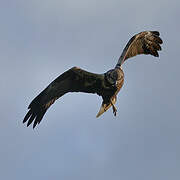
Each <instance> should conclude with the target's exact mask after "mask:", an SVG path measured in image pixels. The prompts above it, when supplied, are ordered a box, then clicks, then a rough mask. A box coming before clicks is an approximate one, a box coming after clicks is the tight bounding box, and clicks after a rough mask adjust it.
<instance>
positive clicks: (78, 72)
mask: <svg viewBox="0 0 180 180" xmlns="http://www.w3.org/2000/svg"><path fill="white" fill-rule="evenodd" d="M103 80H104V75H103V74H94V73H90V72H87V71H84V70H82V69H80V68H77V67H73V68H71V69H69V70H68V71H66V72H64V73H63V74H61V75H60V76H59V77H58V78H56V79H55V80H54V81H53V82H52V83H50V84H49V86H47V88H45V89H44V90H43V91H42V92H41V93H40V94H39V95H38V96H37V97H36V98H35V99H34V100H33V101H32V102H31V103H30V105H29V107H28V109H29V111H28V113H27V114H26V116H25V118H24V120H23V123H25V122H27V121H28V122H27V126H29V125H30V124H31V123H32V122H33V121H34V124H33V128H34V127H35V126H36V125H37V124H39V123H40V121H41V120H42V118H43V116H44V114H45V113H46V111H47V109H48V108H49V107H50V106H51V105H52V104H53V103H54V102H55V100H57V99H58V98H59V97H61V96H63V95H64V94H65V93H68V92H86V93H97V94H99V95H100V94H101V87H102V86H101V85H102V81H103Z"/></svg>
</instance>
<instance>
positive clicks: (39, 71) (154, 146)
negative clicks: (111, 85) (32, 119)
mask: <svg viewBox="0 0 180 180" xmlns="http://www.w3.org/2000/svg"><path fill="white" fill-rule="evenodd" d="M0 4H1V5H0V62H1V66H0V83H1V94H0V99H1V104H0V114H1V122H0V123H1V124H0V179H3V180H12V179H13V180H21V179H26V180H32V179H34V180H35V179H43V180H49V179H53V180H59V179H62V180H71V179H74V180H76V179H77V180H84V179H86V180H97V179H98V180H110V179H111V180H119V179H122V180H130V179H133V180H170V179H172V180H179V179H180V140H179V139H180V109H179V108H180V95H179V93H180V84H179V78H180V71H179V68H180V59H179V48H180V37H179V32H180V20H179V18H180V1H179V0H171V1H169V0H151V1H145V0H134V1H131V0H111V1H110V0H109V1H107V0H96V1H95V0H31V1H23V0H14V1H11V0H2V1H1V3H0ZM144 30H158V31H160V33H161V37H162V39H163V41H164V44H163V46H162V51H161V52H160V58H155V57H152V56H145V55H143V56H136V57H134V58H132V59H130V60H128V61H127V62H126V63H125V64H124V65H123V70H124V73H125V83H124V86H123V88H122V89H121V91H120V93H119V95H118V100H117V104H116V107H117V109H118V114H117V117H114V116H113V114H112V110H111V109H110V110H109V111H108V112H106V113H104V114H103V115H102V116H101V117H100V118H99V119H96V114H97V112H98V110H99V108H100V105H101V98H100V97H98V96H97V95H92V94H83V93H77V94H76V93H74V94H73V93H72V94H67V95H65V96H63V97H62V98H61V99H59V100H58V101H57V102H56V103H55V104H54V105H53V106H52V107H51V108H50V109H49V110H48V112H47V113H46V115H45V116H44V118H43V121H42V123H41V124H40V125H39V126H38V127H37V128H36V129H35V130H33V129H32V127H30V128H27V127H26V126H25V125H23V124H22V120H23V117H24V115H25V114H26V112H27V107H28V105H29V103H30V102H31V100H32V99H33V98H34V97H35V96H36V95H38V93H40V92H41V91H42V90H43V89H44V88H45V87H46V86H47V85H48V84H49V83H50V82H51V81H52V80H53V79H55V78H56V77H57V76H59V74H61V73H63V72H64V71H66V70H67V69H69V68H71V67H73V66H79V67H81V68H83V69H85V70H88V71H91V72H95V73H103V72H105V71H107V70H109V69H111V68H113V67H114V66H115V64H116V63H117V60H118V58H119V56H120V54H121V52H122V49H123V48H124V46H125V45H126V43H127V41H128V40H129V39H130V38H131V37H132V36H133V35H134V34H136V33H138V32H140V31H144Z"/></svg>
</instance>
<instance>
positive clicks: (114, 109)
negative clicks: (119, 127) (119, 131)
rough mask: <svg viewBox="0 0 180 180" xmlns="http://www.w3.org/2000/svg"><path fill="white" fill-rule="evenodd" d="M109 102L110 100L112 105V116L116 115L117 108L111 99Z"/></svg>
mask: <svg viewBox="0 0 180 180" xmlns="http://www.w3.org/2000/svg"><path fill="white" fill-rule="evenodd" d="M110 102H111V105H112V108H113V114H114V116H116V113H117V109H116V107H115V105H114V104H113V102H112V100H110Z"/></svg>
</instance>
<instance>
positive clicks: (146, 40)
mask: <svg viewBox="0 0 180 180" xmlns="http://www.w3.org/2000/svg"><path fill="white" fill-rule="evenodd" d="M159 35H160V33H159V32H158V31H144V32H140V33H139V34H136V35H135V36H133V37H132V38H131V39H130V40H129V42H128V43H127V45H126V47H125V48H124V50H123V52H122V54H121V56H120V58H119V60H118V63H117V65H116V67H118V66H121V65H122V64H123V63H124V61H125V60H126V59H128V58H131V57H133V56H136V55H138V54H151V55H153V56H155V57H159V54H158V51H160V50H161V46H160V44H162V43H163V41H162V39H161V38H160V37H159Z"/></svg>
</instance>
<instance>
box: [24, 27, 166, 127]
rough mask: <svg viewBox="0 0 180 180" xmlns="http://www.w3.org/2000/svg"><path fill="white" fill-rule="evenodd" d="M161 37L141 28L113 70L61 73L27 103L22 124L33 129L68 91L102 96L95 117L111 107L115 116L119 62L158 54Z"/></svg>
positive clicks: (120, 79)
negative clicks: (143, 55) (142, 30)
mask: <svg viewBox="0 0 180 180" xmlns="http://www.w3.org/2000/svg"><path fill="white" fill-rule="evenodd" d="M162 43H163V42H162V40H161V38H160V37H159V32H158V31H144V32H141V33H139V34H137V35H135V36H133V37H132V38H131V39H130V40H129V42H128V43H127V45H126V47H125V48H124V50H123V52H122V54H121V56H120V58H119V60H118V63H117V65H116V66H115V68H114V69H112V70H110V71H108V72H106V73H104V74H95V73H90V72H87V71H84V70H82V69H80V68H78V67H73V68H71V69H69V70H68V71H66V72H64V73H63V74H61V75H60V76H59V77H58V78H56V79H55V80H54V81H53V82H52V83H50V84H49V86H47V88H45V89H44V90H43V91H42V92H41V93H40V94H39V95H38V96H37V97H36V98H35V99H34V100H33V101H32V102H31V104H30V105H29V107H28V109H29V111H28V113H27V114H26V116H25V118H24V120H23V123H25V122H27V126H29V125H30V124H31V123H32V122H34V123H33V128H35V126H36V125H37V124H39V123H40V122H41V120H42V118H43V116H44V114H45V113H46V111H47V109H48V108H49V107H50V106H51V105H52V104H53V103H54V102H55V101H56V100H57V99H58V98H60V97H61V96H63V95H64V94H66V93H68V92H85V93H96V94H98V95H99V96H101V97H102V99H103V102H102V105H101V108H100V110H99V112H98V114H97V116H96V117H99V116H100V115H101V114H103V113H104V112H105V111H107V110H108V109H109V108H110V107H111V106H112V108H113V113H114V115H116V112H117V110H116V107H115V103H116V99H117V94H118V92H119V91H120V89H121V87H122V86H123V83H124V73H123V71H122V64H123V63H124V61H125V60H126V59H128V58H131V57H133V56H136V55H138V54H151V55H153V56H155V57H158V56H159V54H158V52H157V51H160V50H161V46H160V44H162Z"/></svg>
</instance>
